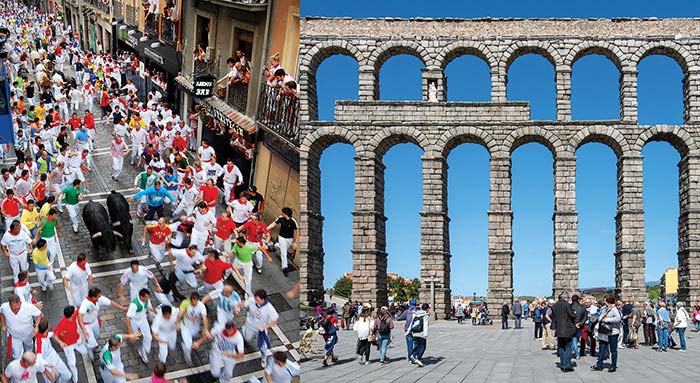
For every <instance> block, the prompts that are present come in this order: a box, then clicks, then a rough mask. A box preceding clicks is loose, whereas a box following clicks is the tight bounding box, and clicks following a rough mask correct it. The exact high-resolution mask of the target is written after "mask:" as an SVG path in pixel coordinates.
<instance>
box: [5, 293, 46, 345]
mask: <svg viewBox="0 0 700 383" xmlns="http://www.w3.org/2000/svg"><path fill="white" fill-rule="evenodd" d="M0 313H2V315H4V316H5V324H6V325H7V332H8V333H9V334H10V335H12V337H13V338H16V341H19V342H21V341H22V340H24V339H29V338H32V337H34V318H36V317H38V316H39V315H41V310H39V309H38V308H36V306H34V305H33V304H31V303H25V302H22V303H21V306H20V307H19V311H17V314H15V313H13V312H12V309H10V302H5V303H3V304H2V306H0Z"/></svg>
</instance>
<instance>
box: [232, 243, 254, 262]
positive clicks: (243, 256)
mask: <svg viewBox="0 0 700 383" xmlns="http://www.w3.org/2000/svg"><path fill="white" fill-rule="evenodd" d="M257 249H258V245H256V244H254V243H250V242H246V244H245V245H243V247H240V246H238V244H235V245H233V253H234V254H236V259H238V260H239V261H240V262H241V263H248V262H252V261H253V253H255V251H256V250H257Z"/></svg>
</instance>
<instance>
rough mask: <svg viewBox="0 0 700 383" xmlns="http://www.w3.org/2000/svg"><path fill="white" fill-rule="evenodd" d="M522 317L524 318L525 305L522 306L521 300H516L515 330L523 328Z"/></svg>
mask: <svg viewBox="0 0 700 383" xmlns="http://www.w3.org/2000/svg"><path fill="white" fill-rule="evenodd" d="M522 316H523V304H522V302H520V301H519V300H517V299H516V300H515V302H513V319H514V320H515V328H516V329H521V328H523V326H522V323H521V318H522ZM506 327H507V326H506Z"/></svg>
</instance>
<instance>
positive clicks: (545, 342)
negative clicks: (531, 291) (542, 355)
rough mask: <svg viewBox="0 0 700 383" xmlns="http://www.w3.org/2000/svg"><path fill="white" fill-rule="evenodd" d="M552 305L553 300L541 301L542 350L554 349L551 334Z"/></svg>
mask: <svg viewBox="0 0 700 383" xmlns="http://www.w3.org/2000/svg"><path fill="white" fill-rule="evenodd" d="M552 305H554V300H553V299H550V300H549V301H548V302H546V303H545V302H542V306H543V307H542V311H543V313H542V323H543V324H542V329H543V335H542V349H543V350H554V336H553V334H552Z"/></svg>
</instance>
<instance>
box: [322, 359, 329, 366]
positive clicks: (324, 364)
mask: <svg viewBox="0 0 700 383" xmlns="http://www.w3.org/2000/svg"><path fill="white" fill-rule="evenodd" d="M321 365H322V366H323V367H328V361H327V360H325V359H324V360H323V363H321Z"/></svg>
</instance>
